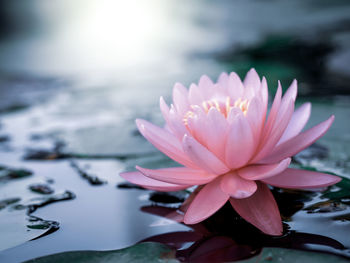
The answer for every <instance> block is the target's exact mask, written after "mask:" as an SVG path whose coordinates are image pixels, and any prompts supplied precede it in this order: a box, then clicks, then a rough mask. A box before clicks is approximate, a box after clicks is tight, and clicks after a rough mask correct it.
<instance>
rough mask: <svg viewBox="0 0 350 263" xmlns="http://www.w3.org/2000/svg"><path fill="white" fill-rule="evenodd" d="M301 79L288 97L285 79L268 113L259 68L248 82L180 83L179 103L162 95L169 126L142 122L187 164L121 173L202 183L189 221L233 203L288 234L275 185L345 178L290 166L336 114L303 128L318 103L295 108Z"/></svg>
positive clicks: (146, 182) (141, 181)
mask: <svg viewBox="0 0 350 263" xmlns="http://www.w3.org/2000/svg"><path fill="white" fill-rule="evenodd" d="M296 96H297V82H296V80H294V81H293V82H292V84H291V86H290V87H289V88H288V90H287V91H286V92H285V94H284V96H283V97H282V88H281V84H280V83H278V88H277V92H276V94H275V97H274V100H273V102H272V106H271V109H270V111H269V113H267V112H268V88H267V82H266V79H265V78H264V77H263V78H262V79H260V77H259V76H258V74H257V73H256V71H255V70H254V69H251V70H250V71H249V72H248V73H247V75H246V77H245V79H244V81H243V82H242V81H241V79H240V78H239V76H238V75H237V74H236V73H234V72H232V73H230V74H229V75H228V74H227V73H222V74H221V75H220V76H219V78H218V80H217V82H216V83H213V82H212V80H211V79H210V78H209V77H207V76H205V75H204V76H202V77H201V78H200V80H199V83H198V85H195V84H192V85H191V86H190V87H189V89H187V88H185V87H184V86H183V85H182V84H179V83H176V84H175V86H174V89H173V104H171V106H170V107H169V106H168V105H167V104H166V102H165V101H164V99H163V98H160V109H161V112H162V114H163V117H164V119H165V122H166V125H165V127H164V128H160V127H158V126H155V125H153V124H151V123H150V122H148V121H146V120H141V119H138V120H136V124H137V127H138V129H139V131H140V132H141V134H142V135H143V136H144V137H145V138H146V139H147V140H148V141H150V142H151V143H152V144H153V145H154V146H155V147H156V148H158V149H159V150H160V151H161V152H163V153H164V154H166V155H167V156H168V157H170V158H171V159H173V160H174V161H176V162H178V163H179V164H181V165H182V166H181V167H172V168H163V169H155V170H152V169H147V168H142V167H139V166H136V169H137V171H135V172H125V173H122V174H121V176H122V177H123V178H125V179H126V180H128V181H130V182H132V183H135V184H137V185H140V186H142V187H144V188H147V189H151V190H156V191H178V190H182V189H186V188H188V187H191V186H194V185H198V187H197V189H196V191H194V192H193V193H192V194H191V195H190V196H189V198H188V199H187V200H186V201H185V202H184V204H183V205H182V207H181V208H180V210H181V211H183V212H184V216H183V222H184V223H185V224H196V223H199V222H201V221H203V220H205V219H206V218H208V217H210V216H211V215H212V214H214V213H215V212H216V211H217V210H218V209H220V208H221V207H222V206H223V205H224V204H225V203H226V202H227V201H229V202H230V203H231V205H232V207H233V208H234V209H235V211H236V212H237V213H238V214H239V215H240V216H241V217H242V218H244V219H245V220H246V221H248V222H249V223H251V224H252V225H254V226H255V227H257V228H259V229H260V230H261V231H262V232H264V233H266V234H269V235H281V234H282V232H283V228H282V221H281V216H280V213H279V210H278V206H277V204H276V201H275V199H274V197H273V195H272V193H271V191H270V189H269V187H268V185H271V186H276V187H280V188H293V189H310V188H322V187H326V186H330V185H332V184H335V183H337V182H339V181H340V178H339V177H337V176H333V175H329V174H324V173H319V172H315V171H307V170H298V169H292V168H288V166H289V164H290V162H291V157H292V156H293V155H295V154H297V153H298V152H300V151H302V150H303V149H305V148H306V147H308V146H310V145H311V144H312V143H314V142H315V141H316V140H317V139H318V138H320V137H321V136H323V135H324V134H325V133H326V131H327V130H328V129H329V127H330V126H331V124H332V122H333V120H334V116H331V117H330V118H329V119H327V120H325V121H324V122H321V123H320V124H318V125H316V126H314V127H313V128H311V129H309V130H306V131H302V130H303V128H304V126H305V124H306V123H307V121H308V119H309V116H310V112H311V104H310V103H305V104H303V105H301V106H300V107H299V108H297V109H296V110H294V104H295V99H296Z"/></svg>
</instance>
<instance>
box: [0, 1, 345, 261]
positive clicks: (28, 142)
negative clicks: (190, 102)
mask: <svg viewBox="0 0 350 263" xmlns="http://www.w3.org/2000/svg"><path fill="white" fill-rule="evenodd" d="M349 62H350V3H349V1H347V0H333V1H327V0H295V1H288V0H262V1H258V0H235V1H230V0H222V1H209V0H203V1H199V0H193V1H185V0H167V1H164V0H147V1H146V0H129V1H118V0H75V1H69V0H50V1H46V0H32V1H21V0H3V1H0V165H2V169H3V171H9V170H11V169H14V167H15V168H18V167H25V168H28V169H29V170H30V171H31V172H32V175H31V176H30V178H31V179H26V180H29V181H21V184H22V185H21V186H18V185H17V183H18V181H16V182H12V181H10V180H7V179H6V180H7V181H6V183H2V184H1V182H5V179H3V180H2V181H1V180H0V188H2V190H1V191H2V195H1V194H0V198H2V199H3V200H8V198H10V197H11V198H13V193H14V192H15V193H16V192H17V190H18V189H24V190H23V191H22V190H21V191H18V194H17V195H16V196H18V198H19V199H20V200H21V201H20V202H23V200H26V201H25V202H27V203H26V204H27V205H28V204H29V203H30V202H31V201H30V200H32V198H33V195H34V196H35V194H37V193H35V192H33V191H30V190H28V185H31V184H32V183H33V182H34V183H37V181H38V180H39V181H40V180H42V178H44V179H43V183H40V184H39V185H41V186H43V185H44V186H45V185H46V186H48V181H47V180H48V179H52V178H53V181H54V183H51V185H49V187H51V188H55V187H56V188H60V189H69V190H71V192H72V193H74V195H75V196H76V197H77V198H76V199H75V200H73V201H71V202H67V203H64V204H63V203H60V204H55V205H54V206H47V207H45V208H43V209H40V210H38V211H37V212H35V214H36V215H38V216H41V217H45V218H50V219H52V220H55V221H58V222H59V223H60V224H61V225H62V224H63V225H64V226H66V227H67V226H68V229H69V231H67V230H66V231H65V230H64V227H63V228H62V229H60V231H58V232H56V233H55V234H52V235H49V236H46V237H44V238H42V239H45V242H44V241H40V240H42V239H38V240H37V241H36V243H35V242H30V243H25V244H24V245H21V246H20V247H17V248H15V249H12V250H11V249H10V250H6V251H5V252H3V254H2V256H3V257H4V258H5V259H7V260H10V259H13V260H15V261H16V260H19V259H21V260H22V259H29V258H31V257H34V256H37V255H44V254H48V253H53V252H57V251H64V250H69V249H110V248H120V247H123V246H126V245H131V244H132V243H135V242H137V241H139V240H140V239H141V237H145V236H147V235H148V234H149V233H154V232H157V231H158V232H163V231H164V229H163V230H162V229H161V230H154V229H152V230H147V231H148V232H147V231H146V230H145V228H142V226H140V229H141V230H140V231H141V232H142V231H144V232H145V233H143V232H142V233H141V234H135V233H133V234H130V233H129V232H125V233H124V232H123V233H124V234H123V237H120V236H118V233H119V234H120V231H124V229H125V226H126V225H128V224H130V223H129V222H128V220H129V219H130V218H129V217H128V216H127V215H123V216H120V215H119V214H118V213H119V212H118V211H120V208H118V207H120V203H121V202H125V206H127V203H128V202H131V201H130V198H132V197H130V196H133V195H129V194H126V192H125V191H124V192H123V191H121V190H119V189H116V188H115V185H116V183H117V182H120V181H122V180H121V179H119V177H118V173H119V172H121V171H124V170H130V169H133V167H134V165H135V164H145V165H146V166H148V167H161V166H164V165H166V164H168V163H171V161H170V160H168V159H167V158H165V157H164V156H163V155H161V154H159V153H158V152H157V151H156V150H155V149H154V148H153V147H152V146H151V145H150V144H149V143H148V142H147V141H146V140H145V139H143V138H142V137H141V136H140V135H139V133H138V131H137V129H136V127H135V124H134V119H135V118H144V119H147V120H150V121H152V122H154V123H157V124H160V125H161V124H162V123H163V122H162V120H161V116H160V112H159V109H158V102H159V97H160V96H164V97H165V98H166V100H167V102H170V99H171V91H172V86H173V84H174V83H175V82H181V83H183V84H185V85H186V86H189V84H190V83H192V82H197V81H198V79H199V77H200V76H201V75H202V74H207V75H208V76H210V77H212V78H213V80H216V78H217V76H218V75H219V74H220V73H221V72H222V71H226V72H231V71H236V72H237V73H239V75H240V76H241V77H244V75H245V73H246V72H247V71H248V70H249V69H250V68H252V67H254V68H255V69H256V70H257V72H258V73H259V74H260V76H266V78H267V80H268V84H269V91H270V96H271V94H274V92H275V90H276V87H277V80H281V82H282V86H283V88H284V90H285V89H286V88H287V87H288V86H289V85H290V83H291V82H292V80H293V79H294V78H296V79H297V80H298V83H299V95H298V96H299V97H298V100H297V102H298V104H301V103H302V102H305V101H311V102H312V103H313V111H312V117H311V119H310V122H309V126H308V127H310V126H311V125H314V124H316V123H318V122H320V121H322V120H324V119H326V118H328V117H329V116H330V115H331V114H335V116H336V121H335V123H334V125H333V126H332V128H331V129H330V131H329V132H328V133H327V135H326V136H325V137H324V138H323V139H322V140H321V141H320V144H319V145H318V146H317V147H316V148H314V149H313V150H312V151H311V152H306V153H304V155H303V156H302V158H301V162H302V164H303V165H309V164H312V165H313V167H316V168H317V169H322V170H327V171H332V172H334V171H336V172H337V173H338V174H341V175H343V176H348V173H349V172H350V168H349V160H350V150H349V149H350V147H349V146H350V126H349V125H348V122H347V121H349V117H350V104H349V103H350V99H349V98H350V97H349V95H350V86H349V85H350V84H349V83H350V63H349ZM72 158H73V160H74V165H75V166H74V165H73V168H72V167H71V165H72V163H71V160H72ZM48 159H50V160H54V161H47V160H48ZM74 167H75V168H74ZM89 169H90V170H89ZM94 169H95V170H94ZM91 170H92V171H95V173H96V174H97V177H95V178H92V179H91V178H90V179H91V180H92V181H93V180H97V181H98V180H100V181H103V182H104V183H106V185H104V186H101V187H102V188H94V187H92V186H93V185H89V184H88V183H86V182H85V181H84V180H81V178H78V177H77V176H78V175H76V174H80V175H82V174H84V172H86V173H88V172H87V171H91ZM3 174H6V176H7V175H8V174H7V173H3ZM67 174H69V176H68V175H67ZM83 177H84V176H83ZM83 177H82V178H83ZM87 177H88V176H87ZM38 178H41V179H38ZM72 178H75V179H74V180H73V179H72ZM101 178H102V179H101ZM85 179H86V177H85ZM31 180H32V181H31ZM35 180H37V181H35ZM72 180H73V181H74V182H75V183H73V181H72ZM91 180H90V182H91ZM10 182H11V183H10ZM40 182H41V181H40ZM49 184H50V183H49ZM97 184H98V183H97ZM101 184H103V183H101ZM21 187H22V188H21ZM103 187H105V188H104V189H103ZM29 189H31V188H30V187H29ZM101 189H103V190H101ZM132 191H135V190H132ZM10 192H11V193H12V195H11V194H10ZM63 193H64V192H63ZM116 196H117V197H116ZM117 198H118V200H119V201H118V202H119V203H118V202H117V201H116V199H117ZM71 199H73V198H71ZM140 200H141V201H142V198H141V199H137V200H136V201H135V202H139V201H140ZM15 203H16V202H15ZM70 203H71V204H70ZM30 204H31V203H30ZM123 204H124V203H123ZM134 205H135V206H139V203H137V204H134ZM51 207H52V208H51ZM67 209H68V210H67ZM135 209H138V208H136V207H135ZM67 211H79V213H76V214H75V216H72V215H69V216H63V215H65V214H67V213H68V212H67ZM116 211H117V212H116ZM1 213H3V214H1ZM138 213H140V212H138ZM96 214H98V215H100V216H99V217H98V219H97V218H96ZM1 216H2V218H3V220H4V221H5V220H8V218H10V216H11V217H12V216H13V214H10V213H8V214H4V212H3V211H0V218H1ZM18 216H19V217H20V218H21V220H22V221H23V220H27V219H23V218H25V217H24V216H23V214H21V215H18ZM16 218H17V217H16ZM21 220H19V221H20V223H18V224H19V225H26V224H27V223H26V222H27V221H23V222H22V221H21ZM145 220H146V219H145ZM147 220H149V222H151V221H152V220H153V217H152V218H150V219H147ZM147 220H146V221H147ZM81 221H85V223H86V224H87V225H86V226H85V227H86V228H81V227H80V226H78V225H79V222H81ZM97 221H98V222H99V223H97ZM147 222H148V221H147ZM303 222H304V221H303ZM65 224H66V225H65ZM113 224H116V226H114V225H113ZM102 225H105V226H106V225H108V226H110V227H108V229H107V228H106V227H105V228H103V227H102ZM112 225H113V227H112ZM145 225H147V223H145ZM2 227H3V230H2V231H5V229H7V230H6V231H7V233H8V236H9V239H11V238H13V235H12V234H13V230H8V229H9V228H8V225H2ZM172 227H174V226H172ZM176 227H180V226H176ZM176 227H175V228H176ZM181 227H183V226H181ZM294 227H295V229H301V230H303V229H310V228H309V227H310V226H309V225H308V224H305V222H304V223H302V224H300V225H298V224H295V225H294ZM0 228H1V226H0ZM316 228H317V227H316ZM322 228H323V226H322V225H320V226H319V228H317V229H315V230H314V232H315V233H319V231H324V230H322ZM16 229H17V228H16ZM86 229H89V230H88V231H87V230H86ZM92 229H94V230H92ZM101 229H103V230H101ZM44 230H45V229H44ZM46 230H47V228H46ZM23 231H24V232H25V231H26V230H23ZM23 231H22V232H21V233H18V235H17V237H16V238H17V239H16V238H14V240H15V241H14V242H13V244H12V243H11V244H12V245H11V244H10V245H9V243H8V239H7V240H6V241H3V243H2V244H3V247H2V248H9V247H11V246H14V245H18V244H20V243H23V242H24V241H25V240H29V239H30V238H29V237H27V236H25V235H24V234H23V233H24V232H23ZM89 231H90V232H89ZM312 231H313V230H312ZM332 231H333V232H335V233H341V232H342V231H343V230H342V229H341V228H337V229H332ZM59 232H60V234H58V233H59ZM131 232H132V231H131ZM73 233H75V234H73ZM55 235H56V236H55ZM79 235H80V239H79V240H78V239H77V240H75V239H74V238H73V236H74V237H75V238H77V237H76V236H79ZM334 235H336V234H334ZM52 236H53V237H52ZM57 236H58V237H57ZM92 236H93V237H94V238H95V240H94V241H93V240H90V241H87V240H88V239H89V238H91V237H92ZM130 236H131V237H130ZM31 238H32V237H31ZM60 238H61V239H60ZM71 238H73V239H72V240H71V242H68V243H65V244H62V240H66V239H71ZM343 238H344V239H345V237H343ZM0 239H1V238H0ZM340 239H341V238H340ZM102 240H103V241H102ZM338 240H339V239H338ZM40 242H41V243H40ZM50 242H51V243H50ZM57 244H60V245H57ZM0 245H1V242H0ZM23 251H26V252H28V253H29V251H31V252H30V253H29V254H27V255H26V256H23V253H22V252H23ZM18 252H21V253H22V258H20V257H19V256H18ZM15 255H16V256H15ZM16 257H19V258H16ZM0 258H1V255H0Z"/></svg>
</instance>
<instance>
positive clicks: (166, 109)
mask: <svg viewBox="0 0 350 263" xmlns="http://www.w3.org/2000/svg"><path fill="white" fill-rule="evenodd" d="M159 107H160V111H161V112H162V115H163V118H164V120H165V122H166V123H169V110H170V109H169V106H168V105H167V104H166V102H165V100H164V98H163V97H160V99H159Z"/></svg>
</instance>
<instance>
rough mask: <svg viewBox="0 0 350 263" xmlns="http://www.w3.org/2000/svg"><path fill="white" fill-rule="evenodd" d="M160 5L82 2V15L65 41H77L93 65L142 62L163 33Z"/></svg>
mask: <svg viewBox="0 0 350 263" xmlns="http://www.w3.org/2000/svg"><path fill="white" fill-rule="evenodd" d="M80 3H81V2H80ZM160 4H161V3H160V2H159V1H137V0H128V1H116V0H99V1H90V2H83V3H82V4H81V6H80V7H81V9H80V10H79V12H80V15H79V16H77V17H75V19H74V20H73V23H72V24H71V25H67V29H66V31H65V34H66V35H65V38H66V40H69V41H70V42H72V40H73V41H75V42H78V43H75V45H74V46H75V47H74V49H75V50H76V51H77V52H78V54H79V53H80V54H81V55H84V56H88V58H87V59H89V60H90V62H92V63H96V64H101V65H103V66H108V64H110V63H113V64H115V62H116V61H118V64H123V65H124V66H126V65H128V64H130V65H132V64H134V63H135V62H136V61H137V62H138V63H139V62H140V60H141V61H142V60H143V59H147V58H146V56H149V55H150V49H151V48H153V49H154V45H155V44H156V43H157V41H159V36H160V35H161V34H162V33H161V31H162V25H163V24H164V21H163V20H164V17H165V16H164V14H163V13H162V12H161V11H162V10H160V9H161V7H162V5H160ZM163 7H164V5H163ZM77 44H79V45H77ZM108 61H110V63H108Z"/></svg>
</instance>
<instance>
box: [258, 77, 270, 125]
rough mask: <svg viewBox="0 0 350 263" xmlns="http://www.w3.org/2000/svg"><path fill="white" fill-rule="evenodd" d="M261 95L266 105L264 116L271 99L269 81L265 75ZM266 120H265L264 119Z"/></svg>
mask: <svg viewBox="0 0 350 263" xmlns="http://www.w3.org/2000/svg"><path fill="white" fill-rule="evenodd" d="M260 97H261V100H262V102H263V106H264V117H265V115H266V112H267V106H268V100H269V94H268V88H267V81H266V78H265V77H263V78H262V81H261V88H260ZM264 121H265V120H264Z"/></svg>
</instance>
